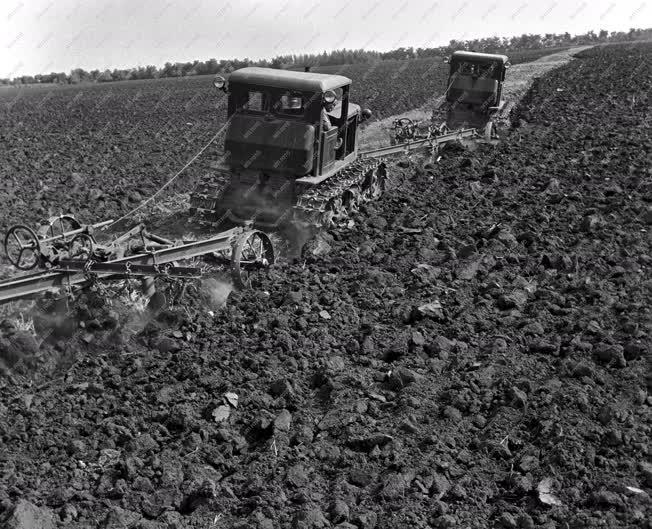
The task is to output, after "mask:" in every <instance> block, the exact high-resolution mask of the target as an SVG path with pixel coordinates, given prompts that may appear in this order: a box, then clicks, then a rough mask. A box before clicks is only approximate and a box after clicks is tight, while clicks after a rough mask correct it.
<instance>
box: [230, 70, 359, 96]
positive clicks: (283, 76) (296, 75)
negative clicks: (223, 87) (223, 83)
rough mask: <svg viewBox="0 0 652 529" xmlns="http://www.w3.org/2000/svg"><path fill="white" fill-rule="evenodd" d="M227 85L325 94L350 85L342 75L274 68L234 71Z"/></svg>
mask: <svg viewBox="0 0 652 529" xmlns="http://www.w3.org/2000/svg"><path fill="white" fill-rule="evenodd" d="M229 83H237V84H245V85H259V86H269V87H272V88H285V89H287V90H299V91H301V92H322V93H323V92H326V91H327V90H335V89H337V88H341V87H342V86H345V85H349V84H351V79H349V78H348V77H344V76H343V75H328V74H324V73H314V72H295V71H293V70H277V69H275V68H258V67H253V66H252V67H248V68H241V69H240V70H236V71H235V72H233V73H232V74H231V75H230V77H229Z"/></svg>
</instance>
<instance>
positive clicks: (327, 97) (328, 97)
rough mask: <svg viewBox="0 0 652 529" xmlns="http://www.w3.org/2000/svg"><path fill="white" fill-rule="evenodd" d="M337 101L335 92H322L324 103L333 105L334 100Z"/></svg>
mask: <svg viewBox="0 0 652 529" xmlns="http://www.w3.org/2000/svg"><path fill="white" fill-rule="evenodd" d="M336 99H337V96H336V95H335V92H333V91H332V90H327V91H326V92H324V102H325V103H329V104H330V103H335V100H336Z"/></svg>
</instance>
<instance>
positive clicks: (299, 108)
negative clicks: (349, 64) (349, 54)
mask: <svg viewBox="0 0 652 529" xmlns="http://www.w3.org/2000/svg"><path fill="white" fill-rule="evenodd" d="M215 84H216V86H217V87H218V88H219V89H222V90H224V91H225V92H226V93H227V94H228V123H227V131H226V138H225V145H224V147H225V155H224V157H223V158H222V162H221V163H222V167H221V168H220V169H218V170H217V171H216V174H212V175H210V176H209V178H208V179H207V180H206V181H204V182H202V183H201V184H200V185H199V186H198V188H197V189H196V190H195V192H194V193H193V194H192V197H191V207H192V211H193V212H194V213H195V215H196V217H197V218H198V219H199V220H200V221H201V222H202V223H208V224H213V225H219V224H221V223H222V222H223V221H224V220H226V219H230V220H231V221H236V222H239V221H242V220H245V219H246V220H249V219H255V221H256V223H257V225H262V226H268V227H276V226H278V225H280V224H282V223H285V222H307V223H309V224H318V225H319V224H328V223H330V222H333V220H334V219H336V218H337V217H340V216H343V215H346V214H347V212H349V211H351V210H353V209H354V208H355V207H356V204H357V203H358V202H359V201H361V200H366V199H369V198H373V197H375V196H377V195H378V194H380V192H381V191H382V188H383V186H384V180H385V165H384V164H383V163H382V162H380V161H378V160H372V159H364V160H363V159H361V158H360V156H359V153H358V131H359V124H360V122H361V121H362V120H364V119H366V118H367V117H369V116H370V115H371V112H370V111H368V110H366V111H362V110H361V109H360V107H359V106H358V105H356V104H354V103H352V102H351V101H349V89H350V86H351V80H350V79H348V78H346V77H343V76H341V75H325V74H319V73H313V72H294V71H287V70H275V69H271V68H242V69H240V70H237V71H235V72H233V73H232V74H231V76H230V77H229V80H228V84H227V82H226V81H225V80H224V79H223V78H221V77H218V78H217V79H216V82H215ZM326 109H328V110H326ZM324 113H326V114H327V118H328V119H327V121H326V120H325V119H324ZM328 122H330V127H328ZM327 127H328V128H327Z"/></svg>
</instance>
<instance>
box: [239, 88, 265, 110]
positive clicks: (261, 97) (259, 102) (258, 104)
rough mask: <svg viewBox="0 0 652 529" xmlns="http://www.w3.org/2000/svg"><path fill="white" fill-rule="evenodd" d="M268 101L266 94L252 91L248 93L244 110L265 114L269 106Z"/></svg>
mask: <svg viewBox="0 0 652 529" xmlns="http://www.w3.org/2000/svg"><path fill="white" fill-rule="evenodd" d="M266 99H267V97H266V95H265V93H264V92H260V91H256V90H250V91H249V92H248V93H247V99H246V102H245V104H244V106H243V108H244V109H245V110H249V111H252V112H265V110H266V106H267V105H266Z"/></svg>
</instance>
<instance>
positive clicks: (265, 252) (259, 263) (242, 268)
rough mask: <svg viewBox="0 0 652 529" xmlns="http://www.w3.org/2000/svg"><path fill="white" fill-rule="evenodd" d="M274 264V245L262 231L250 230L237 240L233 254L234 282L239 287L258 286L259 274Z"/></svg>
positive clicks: (232, 269)
mask: <svg viewBox="0 0 652 529" xmlns="http://www.w3.org/2000/svg"><path fill="white" fill-rule="evenodd" d="M273 264H274V246H273V245H272V241H271V240H270V238H269V237H268V236H267V235H265V234H264V233H263V232H262V231H248V232H245V233H243V234H242V235H241V236H240V238H239V239H238V240H237V241H236V243H235V246H234V247H233V254H232V256H231V271H232V274H233V282H234V283H235V285H236V286H237V287H239V288H252V287H255V286H257V284H258V282H259V277H258V276H259V275H260V274H262V273H264V272H265V271H266V270H267V269H268V268H269V267H270V266H271V265H273Z"/></svg>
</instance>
